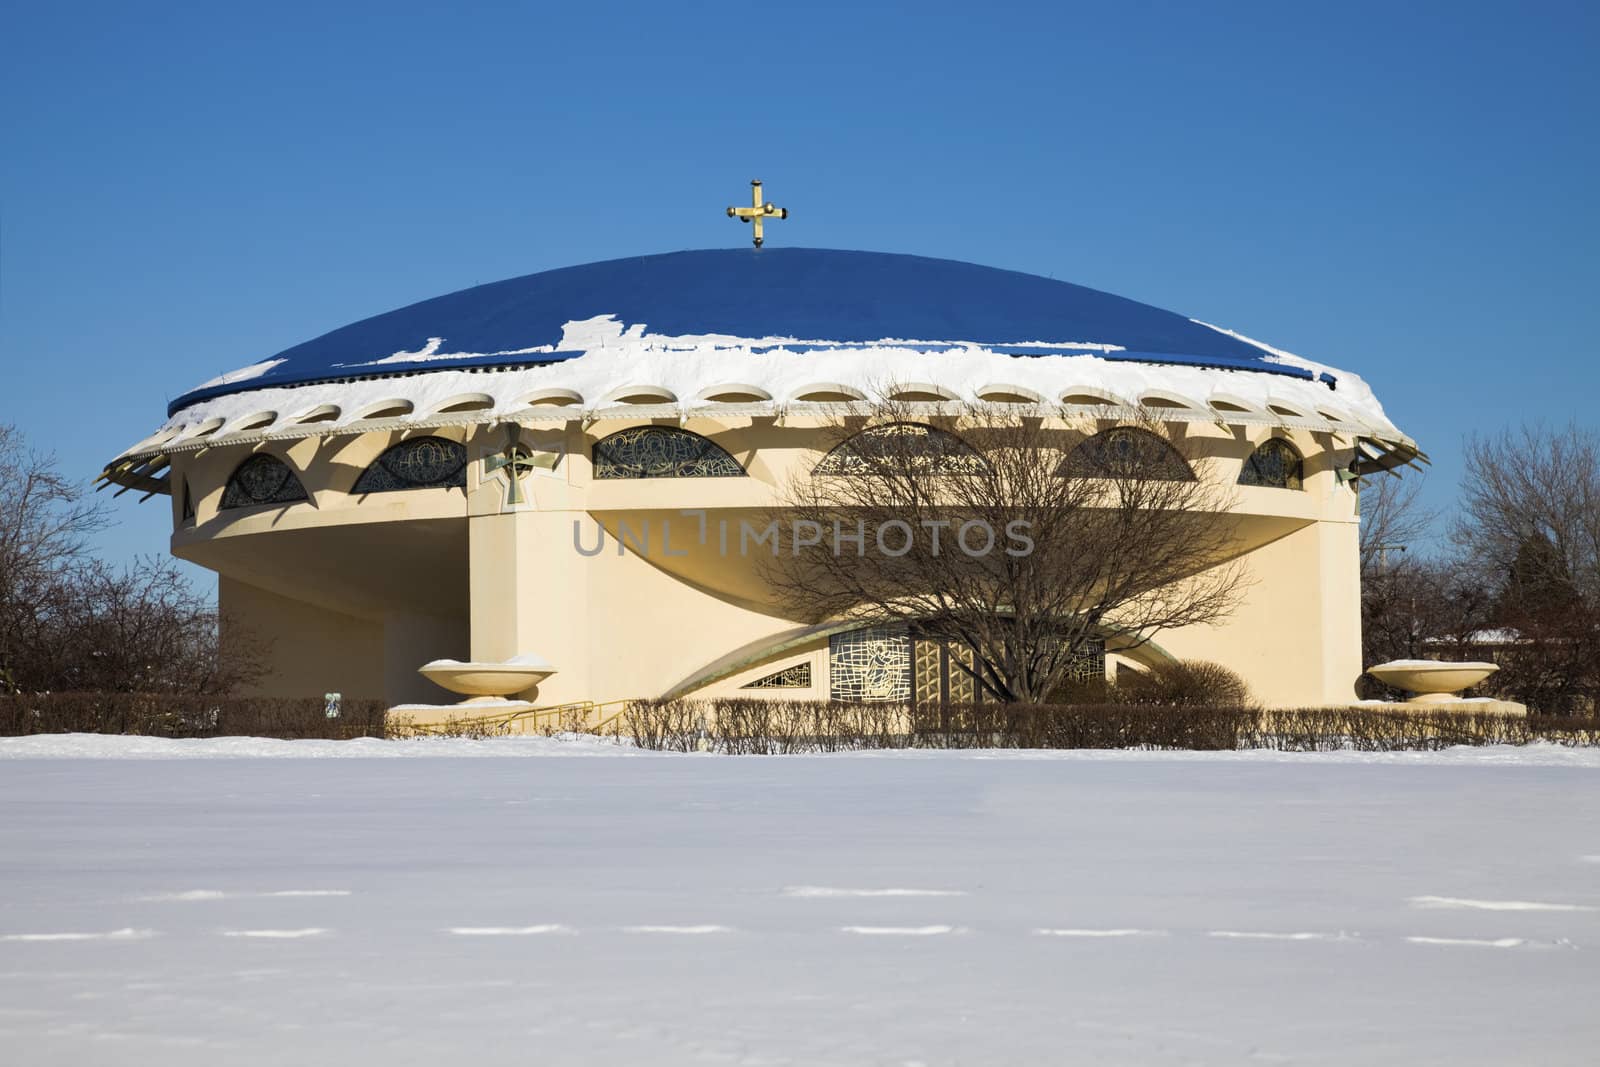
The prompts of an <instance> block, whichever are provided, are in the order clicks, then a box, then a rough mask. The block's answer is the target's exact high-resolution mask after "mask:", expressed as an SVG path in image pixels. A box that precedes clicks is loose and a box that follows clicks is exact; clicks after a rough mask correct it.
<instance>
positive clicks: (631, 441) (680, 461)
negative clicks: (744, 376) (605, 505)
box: [594, 426, 744, 478]
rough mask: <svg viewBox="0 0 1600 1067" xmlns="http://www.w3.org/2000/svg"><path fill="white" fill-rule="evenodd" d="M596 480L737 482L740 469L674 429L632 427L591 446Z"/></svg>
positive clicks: (717, 450)
mask: <svg viewBox="0 0 1600 1067" xmlns="http://www.w3.org/2000/svg"><path fill="white" fill-rule="evenodd" d="M594 476H595V477H596V478H739V477H743V476H744V468H743V467H741V466H739V462H738V461H737V460H736V459H734V458H733V457H732V456H730V455H728V453H726V452H724V451H723V450H722V449H721V448H720V447H718V446H717V445H716V444H715V443H714V442H712V441H710V440H708V439H706V438H704V437H701V436H700V435H699V434H697V433H690V432H689V431H688V430H680V429H678V428H677V427H675V426H636V427H634V428H633V429H631V430H619V431H618V432H616V433H614V434H612V435H611V436H610V437H606V438H603V439H602V440H599V441H596V442H595V444H594Z"/></svg>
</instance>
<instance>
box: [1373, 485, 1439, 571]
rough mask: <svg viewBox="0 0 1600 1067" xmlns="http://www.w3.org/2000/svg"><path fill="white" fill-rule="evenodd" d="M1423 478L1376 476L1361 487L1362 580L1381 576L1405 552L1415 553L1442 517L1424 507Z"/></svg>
mask: <svg viewBox="0 0 1600 1067" xmlns="http://www.w3.org/2000/svg"><path fill="white" fill-rule="evenodd" d="M1422 486H1423V480H1422V478H1420V477H1406V478H1400V477H1395V476H1392V475H1389V474H1387V473H1385V474H1381V475H1373V476H1371V477H1369V478H1367V479H1366V480H1365V483H1364V484H1363V485H1362V486H1361V578H1362V581H1366V580H1367V578H1368V577H1369V576H1372V575H1376V574H1379V573H1381V572H1382V571H1383V570H1385V569H1387V568H1388V567H1389V566H1391V565H1393V563H1394V562H1396V557H1397V556H1398V555H1399V554H1401V553H1411V552H1412V550H1413V549H1415V548H1416V545H1417V542H1418V541H1419V540H1420V539H1421V538H1422V536H1423V534H1425V533H1426V532H1427V530H1428V527H1430V526H1432V525H1433V522H1434V520H1435V519H1437V518H1438V512H1436V511H1431V510H1429V509H1427V508H1424V507H1423V506H1422V505H1421V504H1420V503H1419V502H1418V497H1419V496H1420V495H1421V493H1422Z"/></svg>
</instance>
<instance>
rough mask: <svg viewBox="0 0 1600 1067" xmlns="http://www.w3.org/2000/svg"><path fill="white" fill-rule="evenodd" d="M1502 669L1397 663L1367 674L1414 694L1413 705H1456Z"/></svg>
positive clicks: (1426, 662) (1478, 665) (1484, 665)
mask: <svg viewBox="0 0 1600 1067" xmlns="http://www.w3.org/2000/svg"><path fill="white" fill-rule="evenodd" d="M1499 669H1500V668H1499V667H1498V666H1496V665H1495V664H1493V663H1445V662H1435V661H1433V660H1394V661H1392V662H1389V663H1380V664H1378V665H1377V666H1376V667H1368V668H1367V673H1368V674H1370V675H1372V676H1373V677H1374V678H1376V679H1378V681H1380V682H1382V683H1384V684H1385V685H1392V686H1394V687H1395V688H1396V689H1404V690H1405V691H1406V692H1408V693H1411V694H1413V695H1412V697H1411V699H1410V700H1408V701H1407V703H1410V704H1452V703H1455V702H1457V701H1459V700H1460V699H1461V697H1460V696H1459V695H1458V694H1459V693H1460V692H1461V691H1462V690H1464V689H1471V688H1472V687H1473V686H1475V685H1477V684H1478V683H1479V682H1482V681H1483V680H1484V679H1485V678H1487V677H1489V675H1491V674H1493V673H1494V672H1495V671H1497V670H1499Z"/></svg>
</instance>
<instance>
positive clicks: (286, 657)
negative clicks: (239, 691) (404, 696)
mask: <svg viewBox="0 0 1600 1067" xmlns="http://www.w3.org/2000/svg"><path fill="white" fill-rule="evenodd" d="M217 603H218V606H219V607H220V609H221V611H222V614H223V617H224V618H225V619H227V620H230V626H231V627H235V628H243V629H244V630H245V631H248V633H249V634H251V635H253V636H252V638H250V640H251V642H252V643H251V647H259V648H261V649H262V650H263V659H264V660H265V663H266V665H267V668H268V670H267V673H266V674H265V675H263V676H262V678H261V679H260V680H259V681H258V682H257V683H256V684H255V685H253V686H251V687H250V688H249V689H248V690H246V691H245V693H244V695H246V696H263V697H303V696H321V695H322V694H323V693H342V694H343V695H344V696H345V697H347V698H349V699H352V700H381V699H385V692H384V684H383V683H384V670H383V627H382V626H381V625H378V624H375V623H373V622H370V621H368V620H365V619H358V618H355V617H354V616H351V615H341V614H339V613H337V612H333V611H326V610H324V609H322V608H318V607H313V606H312V605H310V604H306V603H303V602H301V601H297V600H291V599H289V598H288V597H283V596H279V595H277V594H276V593H269V592H267V591H266V590H265V589H258V588H256V587H255V586H252V585H246V584H245V583H243V582H238V581H234V580H233V579H230V578H228V577H227V576H225V575H224V576H223V577H221V578H220V579H219V580H218V582H217ZM234 632H235V633H237V632H238V630H237V629H235V631H234ZM229 636H230V635H229V631H228V630H227V629H225V630H224V634H223V642H224V648H225V649H226V647H227V645H228V641H229ZM257 636H258V637H264V638H265V643H264V644H263V645H260V646H257V645H256V644H255V643H254V639H255V637H257Z"/></svg>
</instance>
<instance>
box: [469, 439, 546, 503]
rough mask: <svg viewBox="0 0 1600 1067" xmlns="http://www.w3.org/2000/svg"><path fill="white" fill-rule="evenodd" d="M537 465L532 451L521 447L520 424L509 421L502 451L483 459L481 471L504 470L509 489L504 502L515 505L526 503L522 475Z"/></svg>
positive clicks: (485, 472) (486, 472)
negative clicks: (523, 494)
mask: <svg viewBox="0 0 1600 1067" xmlns="http://www.w3.org/2000/svg"><path fill="white" fill-rule="evenodd" d="M537 467H538V464H537V463H536V462H535V461H534V458H533V453H532V452H529V451H528V450H527V449H526V448H523V447H522V424H521V423H516V422H510V423H507V424H506V447H505V449H504V451H501V452H498V453H496V454H494V455H492V456H486V457H484V460H483V473H484V474H485V475H490V474H493V473H494V472H495V471H497V470H501V469H504V470H505V472H506V484H507V485H508V486H510V489H509V490H507V492H506V504H507V505H509V506H511V507H515V506H516V505H518V504H525V503H527V501H526V500H524V499H523V497H522V486H521V482H522V477H523V475H525V474H527V473H528V472H529V471H531V470H534V469H536V468H537Z"/></svg>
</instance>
